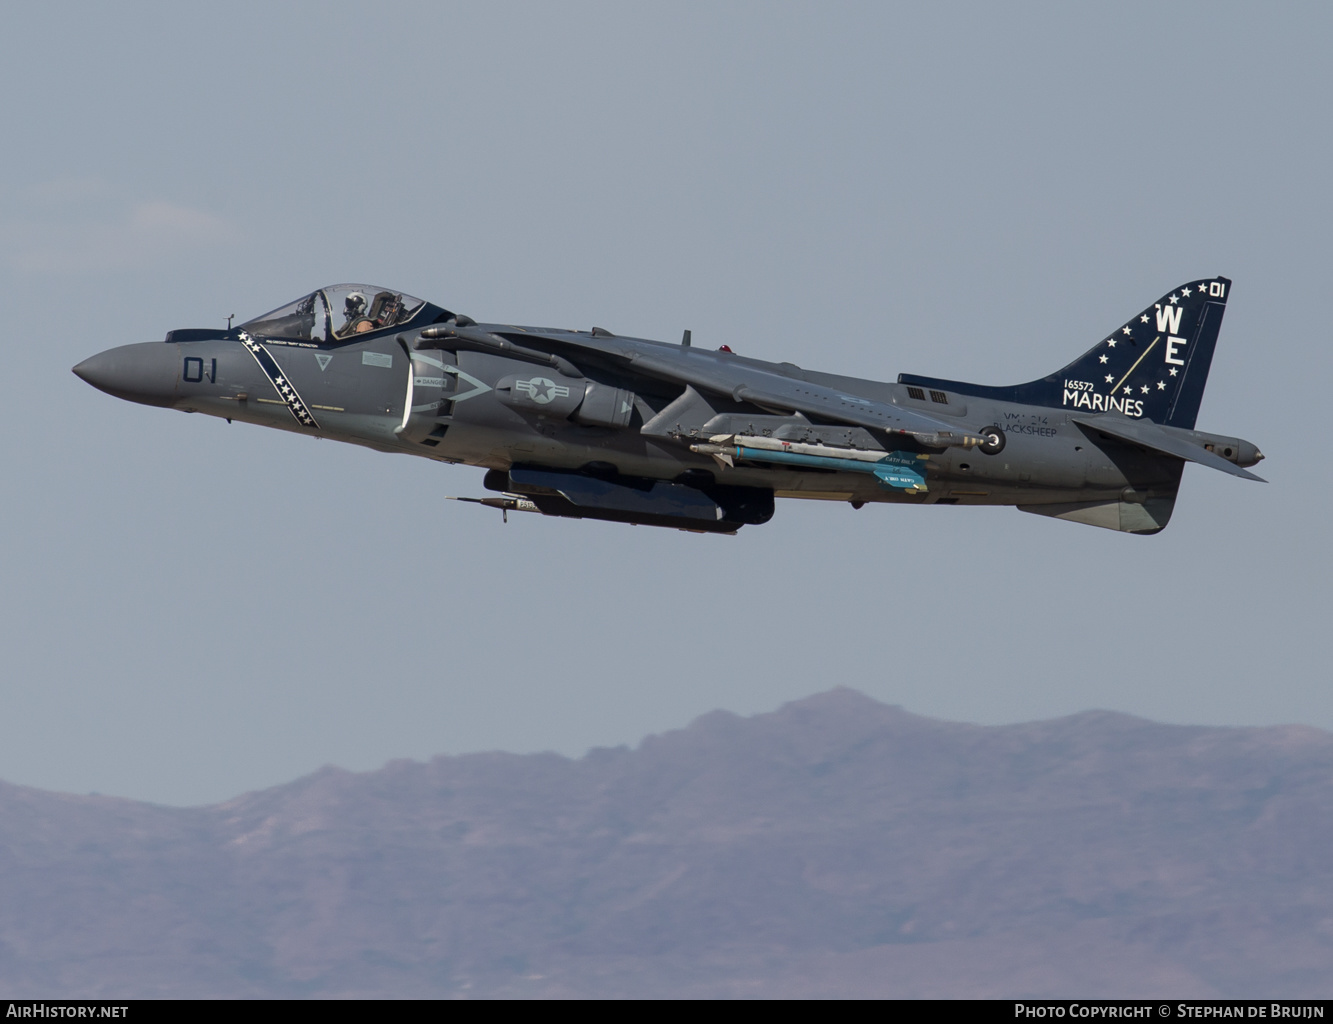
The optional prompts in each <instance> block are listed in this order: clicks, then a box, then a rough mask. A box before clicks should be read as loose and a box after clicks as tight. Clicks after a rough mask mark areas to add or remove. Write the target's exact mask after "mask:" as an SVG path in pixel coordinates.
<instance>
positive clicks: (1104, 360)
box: [1097, 356, 1111, 363]
mask: <svg viewBox="0 0 1333 1024" xmlns="http://www.w3.org/2000/svg"><path fill="white" fill-rule="evenodd" d="M1110 358H1111V357H1110V356H1098V357H1097V359H1098V360H1099V361H1100V362H1103V363H1104V362H1106V360H1108V359H1110Z"/></svg>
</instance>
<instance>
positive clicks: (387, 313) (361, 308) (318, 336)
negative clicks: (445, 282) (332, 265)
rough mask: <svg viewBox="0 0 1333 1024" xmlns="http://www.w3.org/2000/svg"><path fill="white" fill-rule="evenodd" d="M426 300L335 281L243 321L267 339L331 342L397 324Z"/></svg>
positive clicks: (418, 308) (415, 313)
mask: <svg viewBox="0 0 1333 1024" xmlns="http://www.w3.org/2000/svg"><path fill="white" fill-rule="evenodd" d="M425 305H426V303H425V302H424V301H423V300H421V299H417V298H413V297H412V296H411V295H404V294H403V293H402V292H396V291H393V290H392V289H389V288H376V287H375V286H374V285H369V284H335V285H330V286H329V287H328V288H320V289H319V290H318V291H314V292H311V293H310V294H309V295H307V296H305V297H304V298H301V299H297V300H296V301H295V302H290V303H288V304H287V305H285V306H282V307H280V308H278V309H275V310H273V311H272V312H271V313H265V314H264V315H263V316H258V317H255V318H254V319H253V320H247V321H246V322H245V323H243V324H241V327H242V328H244V329H245V330H247V331H249V332H250V333H251V334H258V335H260V336H261V337H265V338H287V339H291V340H294V341H314V342H325V343H331V342H335V341H346V340H348V339H349V338H354V337H355V336H356V335H358V334H366V333H368V332H370V331H379V330H383V329H384V328H386V327H398V326H400V325H401V324H405V323H407V322H408V321H410V320H412V319H413V318H414V317H415V316H416V315H417V314H418V313H419V312H421V309H422V307H423V306H425Z"/></svg>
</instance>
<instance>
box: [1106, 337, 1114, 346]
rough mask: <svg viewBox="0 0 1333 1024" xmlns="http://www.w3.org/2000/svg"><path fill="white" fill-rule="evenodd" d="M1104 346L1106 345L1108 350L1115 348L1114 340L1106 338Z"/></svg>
mask: <svg viewBox="0 0 1333 1024" xmlns="http://www.w3.org/2000/svg"><path fill="white" fill-rule="evenodd" d="M1106 344H1107V346H1108V347H1109V348H1115V339H1114V338H1107V339H1106Z"/></svg>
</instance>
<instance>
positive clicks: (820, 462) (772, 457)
mask: <svg viewBox="0 0 1333 1024" xmlns="http://www.w3.org/2000/svg"><path fill="white" fill-rule="evenodd" d="M736 457H737V458H738V459H749V460H750V461H751V462H778V463H783V464H785V465H788V466H811V467H814V468H816V469H840V470H843V471H844V472H847V473H870V474H872V475H873V476H874V477H875V478H876V479H877V480H878V481H879V482H880V485H881V486H882V487H892V488H897V489H899V490H908V491H910V490H922V491H924V490H925V489H926V477H925V475H924V474H923V473H920V472H918V471H917V469H916V468H915V467H916V466H918V465H920V461H919V460H918V458H917V456H916V455H913V454H912V453H911V452H890V453H889V454H888V455H886V456H884V458H882V459H880V460H879V461H878V462H859V461H857V460H856V459H837V458H829V457H825V456H823V455H801V454H798V453H797V452H773V451H768V450H767V449H765V448H744V447H741V446H739V445H738V446H737V447H736Z"/></svg>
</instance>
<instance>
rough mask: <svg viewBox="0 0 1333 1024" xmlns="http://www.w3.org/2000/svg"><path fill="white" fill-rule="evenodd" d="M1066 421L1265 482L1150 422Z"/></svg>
mask: <svg viewBox="0 0 1333 1024" xmlns="http://www.w3.org/2000/svg"><path fill="white" fill-rule="evenodd" d="M1069 418H1070V419H1071V420H1072V421H1073V422H1075V423H1078V424H1081V425H1082V426H1085V427H1088V428H1090V429H1092V430H1098V431H1100V432H1101V433H1103V434H1110V435H1111V436H1112V437H1116V438H1119V439H1120V440H1121V441H1128V442H1129V443H1130V444H1137V445H1141V446H1142V447H1144V448H1151V449H1152V450H1153V451H1156V452H1161V453H1162V454H1163V455H1174V456H1175V457H1176V458H1178V459H1184V460H1185V461H1186V462H1197V463H1198V464H1199V465H1200V466H1208V467H1209V468H1210V469H1220V470H1221V471H1222V472H1223V473H1230V474H1231V475H1232V476H1239V477H1243V478H1244V479H1246V480H1258V481H1259V482H1260V483H1261V484H1262V483H1267V482H1268V481H1266V480H1265V479H1264V478H1263V477H1261V476H1256V475H1255V474H1253V473H1251V472H1250V471H1249V470H1245V469H1241V468H1240V467H1239V466H1237V465H1235V464H1233V463H1230V462H1228V461H1227V460H1226V459H1224V458H1222V456H1220V455H1218V454H1216V453H1215V452H1210V451H1209V450H1208V449H1207V448H1204V447H1203V446H1202V445H1198V444H1195V443H1194V442H1192V441H1189V440H1187V439H1186V438H1183V437H1180V436H1178V435H1176V434H1174V433H1172V432H1171V430H1170V429H1169V428H1163V427H1160V426H1158V425H1157V424H1156V423H1154V422H1152V421H1151V420H1131V419H1126V418H1125V417H1123V416H1079V415H1074V416H1070V417H1069Z"/></svg>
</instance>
